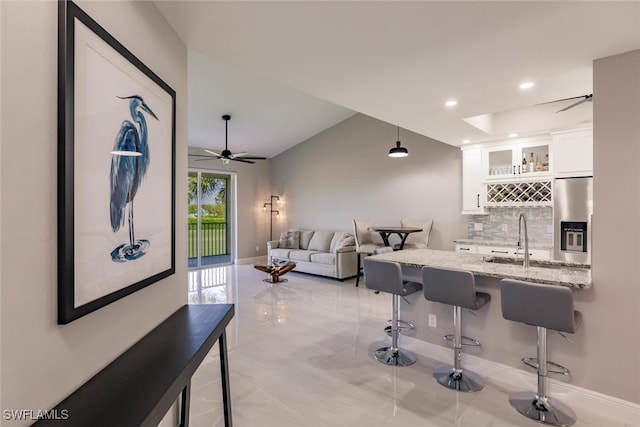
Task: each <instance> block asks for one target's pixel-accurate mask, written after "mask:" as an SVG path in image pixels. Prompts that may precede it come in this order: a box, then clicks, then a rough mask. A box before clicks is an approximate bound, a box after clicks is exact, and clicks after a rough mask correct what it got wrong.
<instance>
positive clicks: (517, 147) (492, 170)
mask: <svg viewBox="0 0 640 427" xmlns="http://www.w3.org/2000/svg"><path fill="white" fill-rule="evenodd" d="M550 147H551V138H549V137H548V136H547V137H537V138H527V139H524V138H522V139H519V140H518V142H501V143H496V144H491V145H489V146H485V148H483V159H484V166H483V170H484V175H485V178H486V179H488V180H513V179H517V178H524V179H532V178H533V179H536V178H538V177H544V176H547V175H551V174H552V173H553V168H552V153H551V149H550Z"/></svg>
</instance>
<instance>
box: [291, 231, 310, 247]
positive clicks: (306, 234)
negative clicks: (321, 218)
mask: <svg viewBox="0 0 640 427" xmlns="http://www.w3.org/2000/svg"><path fill="white" fill-rule="evenodd" d="M292 231H295V230H292ZM298 231H300V249H309V242H310V241H311V238H312V237H313V235H314V231H313V230H298Z"/></svg>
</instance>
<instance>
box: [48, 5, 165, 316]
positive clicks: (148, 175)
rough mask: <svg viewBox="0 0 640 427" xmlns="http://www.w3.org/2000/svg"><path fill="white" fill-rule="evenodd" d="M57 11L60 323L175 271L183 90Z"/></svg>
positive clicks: (99, 31)
mask: <svg viewBox="0 0 640 427" xmlns="http://www.w3.org/2000/svg"><path fill="white" fill-rule="evenodd" d="M58 7H59V9H58V206H59V208H58V323H60V324H65V323H69V322H71V321H73V320H75V319H77V318H79V317H81V316H84V315H86V314H88V313H91V312H92V311H95V310H97V309H99V308H101V307H104V306H106V305H108V304H110V303H112V302H114V301H116V300H118V299H120V298H123V297H125V296H127V295H130V294H132V293H133V292H136V291H138V290H140V289H142V288H144V287H146V286H148V285H150V284H152V283H154V282H157V281H159V280H161V279H163V278H165V277H167V276H170V275H172V274H174V273H175V112H176V93H175V91H174V90H173V89H171V87H170V86H169V85H167V84H166V83H165V82H164V81H163V80H162V79H161V78H160V77H158V76H157V75H156V74H155V73H154V72H152V71H151V70H150V69H149V68H148V67H147V66H145V65H144V64H143V63H142V62H141V61H140V60H139V59H138V58H137V57H136V56H135V55H134V54H133V53H132V52H130V51H129V50H128V49H127V48H125V47H124V46H123V45H122V44H121V43H120V42H118V41H117V40H116V39H115V38H114V37H112V36H111V35H110V34H109V33H108V32H107V31H106V30H105V29H104V28H103V27H101V26H100V25H99V24H98V23H97V22H96V21H94V20H93V19H92V18H91V17H90V16H89V15H87V14H86V13H85V12H84V11H82V10H81V9H80V8H79V7H78V6H77V5H76V4H75V3H73V2H71V1H60V2H59V6H58Z"/></svg>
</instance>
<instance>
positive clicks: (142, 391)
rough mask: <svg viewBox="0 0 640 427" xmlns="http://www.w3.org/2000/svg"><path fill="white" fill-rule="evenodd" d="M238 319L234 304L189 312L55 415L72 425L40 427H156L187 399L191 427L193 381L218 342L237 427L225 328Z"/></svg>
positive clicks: (184, 414)
mask: <svg viewBox="0 0 640 427" xmlns="http://www.w3.org/2000/svg"><path fill="white" fill-rule="evenodd" d="M233 315H234V305H233V304H202V305H185V306H183V307H182V308H180V309H179V310H177V311H176V312H175V313H173V314H172V315H171V316H169V317H168V318H167V319H166V320H165V321H164V322H162V323H161V324H159V325H158V326H157V327H156V328H155V329H153V330H152V331H151V332H149V333H148V334H147V335H145V336H144V337H143V338H142V339H140V341H138V342H137V343H135V344H134V345H133V346H132V347H131V348H129V349H128V350H127V351H125V352H124V353H123V354H122V355H120V356H119V357H118V358H117V359H115V360H114V361H113V362H111V363H110V364H109V365H107V367H105V368H104V369H103V370H102V371H100V372H98V373H97V374H96V375H95V376H94V377H93V378H91V379H90V380H89V381H87V382H86V383H85V384H84V385H82V386H81V387H80V388H79V389H77V390H76V391H75V392H73V393H72V394H71V395H70V396H69V397H67V398H66V399H64V400H63V401H62V402H60V404H58V405H57V406H56V407H55V408H54V409H53V411H52V412H57V413H58V414H60V413H65V414H67V415H68V417H66V418H67V419H64V420H63V419H58V420H39V421H38V422H36V423H35V424H34V425H37V426H48V425H64V426H65V427H67V426H83V427H86V426H92V427H98V426H105V427H113V426H119V427H125V426H132V427H134V426H135V427H138V426H153V427H155V426H157V425H158V423H160V421H162V419H163V418H164V416H165V415H166V414H167V412H168V411H169V409H170V408H171V406H172V405H173V404H174V403H175V402H176V401H177V400H178V397H180V396H181V402H180V403H181V404H180V425H181V426H185V427H188V425H189V399H190V393H191V377H192V376H193V374H194V372H195V371H196V369H197V368H198V366H200V363H202V360H203V359H204V358H205V356H206V355H207V353H208V352H209V350H210V349H211V348H212V347H213V345H214V344H215V342H216V341H218V343H219V345H220V371H221V378H222V398H223V405H224V418H225V426H231V425H232V420H231V394H230V390H229V365H228V363H227V342H226V335H225V328H226V326H227V324H229V322H230V321H231V318H232V317H233ZM62 411H64V412H62Z"/></svg>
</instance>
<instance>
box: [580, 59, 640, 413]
mask: <svg viewBox="0 0 640 427" xmlns="http://www.w3.org/2000/svg"><path fill="white" fill-rule="evenodd" d="M593 94H594V95H593V96H594V101H593V116H594V120H593V133H594V136H593V158H594V170H593V175H594V178H593V179H594V181H593V204H594V206H593V242H592V248H593V255H592V268H593V282H594V288H593V292H592V295H584V298H585V299H586V298H588V299H590V300H593V305H592V307H591V310H590V311H589V312H588V313H585V324H584V327H585V328H587V329H588V331H589V335H591V336H592V337H593V340H592V341H590V342H589V343H587V346H586V348H585V349H584V354H585V357H586V358H587V360H588V365H587V366H586V367H585V369H587V370H588V372H589V377H590V382H592V383H593V384H594V389H596V390H598V391H601V392H603V393H606V394H611V395H613V396H618V397H621V398H623V399H626V400H630V401H632V402H636V403H640V382H639V381H638V378H640V332H638V331H639V330H640V229H639V228H638V224H639V223H640V168H639V167H638V164H639V163H640V51H638V50H637V51H633V52H630V53H626V54H623V55H617V56H612V57H609V58H603V59H599V60H597V61H595V62H594V69H593Z"/></svg>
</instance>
